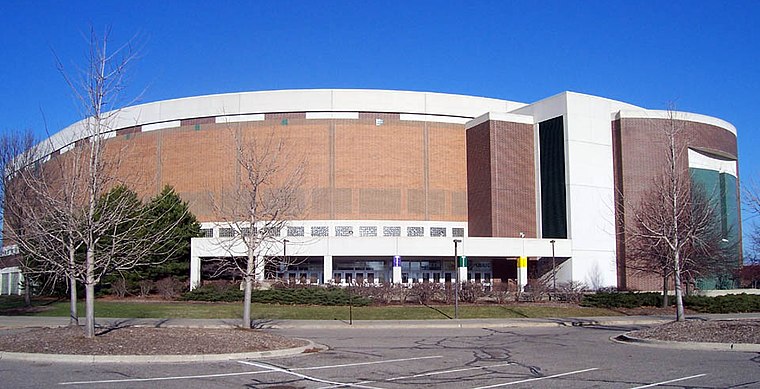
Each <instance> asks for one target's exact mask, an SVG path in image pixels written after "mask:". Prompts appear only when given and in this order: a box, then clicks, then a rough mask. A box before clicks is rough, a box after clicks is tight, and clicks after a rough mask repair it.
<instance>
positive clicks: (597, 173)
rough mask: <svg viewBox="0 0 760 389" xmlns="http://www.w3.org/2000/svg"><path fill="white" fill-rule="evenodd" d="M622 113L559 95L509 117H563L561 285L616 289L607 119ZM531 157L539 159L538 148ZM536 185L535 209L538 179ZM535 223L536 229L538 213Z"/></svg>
mask: <svg viewBox="0 0 760 389" xmlns="http://www.w3.org/2000/svg"><path fill="white" fill-rule="evenodd" d="M623 108H627V109H631V108H634V106H631V105H629V104H625V103H621V102H616V101H613V100H609V99H603V98H599V97H595V96H589V95H584V94H578V93H572V92H565V93H561V94H559V95H555V96H552V97H550V98H547V99H544V100H541V101H539V102H537V103H534V104H531V105H529V106H527V107H523V108H520V109H518V110H515V111H513V113H518V114H527V115H532V116H533V117H534V119H535V122H536V124H538V123H540V122H542V121H545V120H548V119H552V118H555V117H557V116H564V125H565V174H566V175H565V179H566V188H565V190H566V196H567V220H568V226H567V228H568V238H569V239H571V241H572V260H571V261H568V262H565V263H564V264H563V266H562V268H561V269H560V271H559V273H558V279H560V280H562V281H569V280H571V279H572V280H574V281H583V282H586V283H588V284H598V283H601V285H597V286H613V285H616V284H617V268H616V258H615V252H616V246H615V242H616V237H615V214H614V173H613V155H612V128H611V114H612V113H613V112H617V111H618V110H620V109H623ZM536 131H538V126H536ZM536 140H538V138H536ZM536 153H537V154H539V153H538V142H536ZM539 158H540V155H539ZM538 180H539V181H537V183H536V189H537V193H538V194H539V198H538V199H537V204H540V203H541V202H540V177H538ZM537 220H538V221H539V224H540V220H541V215H540V210H539V215H538V217H537Z"/></svg>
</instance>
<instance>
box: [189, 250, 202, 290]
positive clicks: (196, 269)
mask: <svg viewBox="0 0 760 389" xmlns="http://www.w3.org/2000/svg"><path fill="white" fill-rule="evenodd" d="M199 286H201V257H196V256H190V290H193V289H195V288H197V287H199Z"/></svg>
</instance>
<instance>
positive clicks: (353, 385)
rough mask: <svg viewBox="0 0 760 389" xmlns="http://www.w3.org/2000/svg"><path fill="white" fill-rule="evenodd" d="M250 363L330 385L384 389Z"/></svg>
mask: <svg viewBox="0 0 760 389" xmlns="http://www.w3.org/2000/svg"><path fill="white" fill-rule="evenodd" d="M249 364H250V365H252V366H256V367H259V368H262V369H269V370H271V371H272V372H277V373H283V374H289V375H293V376H296V377H298V378H302V379H305V380H309V381H314V382H321V383H323V384H330V385H337V386H349V387H352V388H362V389H382V388H377V387H374V386H366V385H359V384H351V383H348V382H337V381H329V380H324V379H321V378H317V377H310V376H307V375H306V374H301V373H296V372H294V371H290V370H287V369H283V368H279V367H277V366H271V365H267V364H263V363H256V362H250V363H249Z"/></svg>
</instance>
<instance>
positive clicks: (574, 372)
mask: <svg viewBox="0 0 760 389" xmlns="http://www.w3.org/2000/svg"><path fill="white" fill-rule="evenodd" d="M597 369H599V368H598V367H592V368H590V369H583V370H576V371H569V372H567V373H561V374H554V375H548V376H545V377H536V378H528V379H526V380H520V381H512V382H505V383H503V384H495V385H488V386H479V387H477V388H474V389H488V388H498V387H502V386H509V385H516V384H522V383H525V382H533V381H541V380H548V379H550V378H557V377H563V376H566V375H571V374H580V373H585V372H587V371H593V370H597Z"/></svg>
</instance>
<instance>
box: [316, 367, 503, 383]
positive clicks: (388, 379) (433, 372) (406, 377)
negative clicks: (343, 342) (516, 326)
mask: <svg viewBox="0 0 760 389" xmlns="http://www.w3.org/2000/svg"><path fill="white" fill-rule="evenodd" d="M509 365H514V363H512V362H507V363H500V364H498V365H491V366H477V367H467V368H462V369H452V370H439V371H431V372H427V373H420V374H414V375H408V376H401V377H392V378H386V379H383V380H374V381H359V382H357V383H356V384H357V385H363V384H371V383H373V382H393V381H398V380H403V379H408V378H419V377H430V376H434V375H441V374H449V373H459V372H462V371H470V370H482V369H490V368H492V367H500V366H509ZM337 387H338V386H323V387H320V388H317V389H330V388H337Z"/></svg>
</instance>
